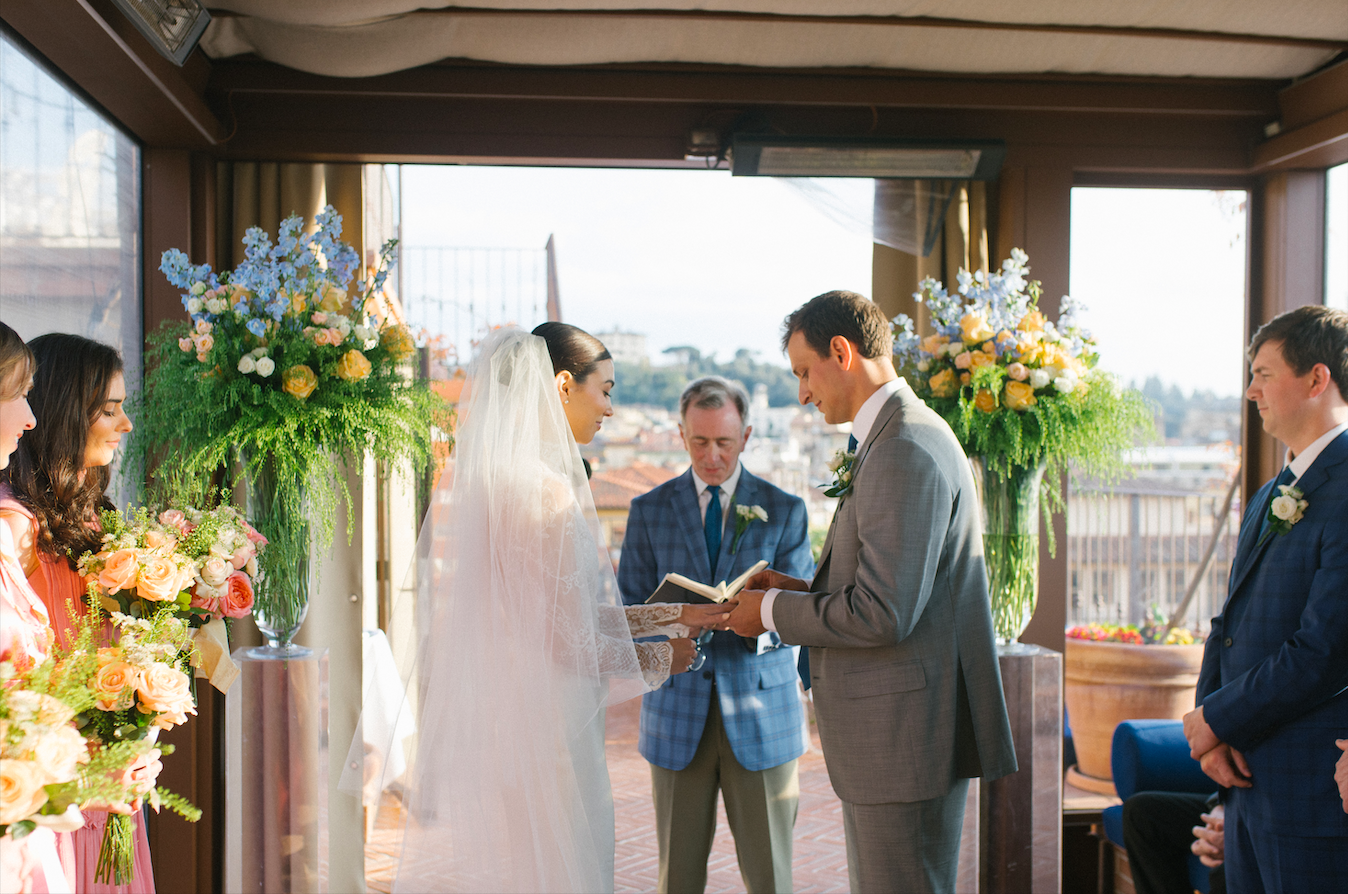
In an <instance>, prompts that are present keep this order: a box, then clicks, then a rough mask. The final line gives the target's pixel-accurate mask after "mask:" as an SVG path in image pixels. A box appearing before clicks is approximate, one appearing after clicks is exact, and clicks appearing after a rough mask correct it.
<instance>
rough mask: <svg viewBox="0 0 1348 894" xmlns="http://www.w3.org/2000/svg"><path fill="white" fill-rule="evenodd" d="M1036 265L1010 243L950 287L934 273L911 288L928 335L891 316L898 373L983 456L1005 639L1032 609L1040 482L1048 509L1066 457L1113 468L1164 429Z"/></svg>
mask: <svg viewBox="0 0 1348 894" xmlns="http://www.w3.org/2000/svg"><path fill="white" fill-rule="evenodd" d="M1028 273H1029V257H1028V256H1027V255H1026V254H1025V252H1023V251H1021V250H1020V249H1012V250H1011V257H1010V258H1008V259H1007V260H1006V261H1004V262H1003V263H1002V266H1001V269H1000V270H999V271H997V272H996V273H993V274H991V275H989V274H986V273H984V272H983V271H981V270H980V271H976V272H974V273H972V274H971V273H969V272H968V271H965V270H960V271H959V273H958V275H957V276H956V281H957V282H956V285H957V288H956V291H955V292H954V293H953V294H952V293H950V292H948V291H947V290H946V289H945V287H944V286H943V285H942V284H941V283H940V282H937V281H936V280H934V279H931V278H927V279H925V280H923V281H922V282H921V283H920V284H919V291H918V292H916V293H914V295H913V297H914V298H915V299H916V300H917V301H919V302H921V303H922V304H924V305H925V307H926V308H927V311H928V314H929V318H930V324H931V329H932V332H931V333H930V334H929V335H926V336H919V335H918V334H917V333H916V332H915V326H914V322H913V320H912V319H911V318H909V317H908V316H906V315H902V314H901V315H900V316H899V317H898V318H896V319H895V321H894V330H895V332H894V334H895V342H894V353H895V366H896V367H897V368H898V370H899V373H900V375H902V376H904V378H906V379H907V380H908V382H909V383H910V384H911V385H912V386H913V389H914V391H916V392H917V394H918V396H919V397H922V398H923V399H924V400H925V401H926V402H927V404H928V405H930V406H931V407H932V409H934V410H935V411H936V412H937V413H939V414H940V415H941V416H942V418H944V419H945V420H946V422H948V423H949V424H950V427H951V429H952V430H953V431H954V433H955V437H956V438H958V439H959V441H960V444H961V445H962V446H963V447H964V450H965V453H967V454H968V455H969V456H970V457H972V458H976V459H977V460H978V462H979V463H980V465H981V467H982V472H983V474H982V482H981V483H982V486H983V502H984V517H985V535H984V552H985V556H986V558H987V562H988V569H989V578H990V589H991V591H992V593H993V599H994V623H996V625H997V628H998V630H997V632H998V635H999V636H1001V637H1002V638H1003V639H1014V638H1015V637H1016V636H1018V635H1019V633H1020V630H1021V629H1023V626H1024V623H1025V622H1027V621H1028V619H1029V613H1030V612H1032V611H1033V603H1034V587H1035V583H1036V581H1037V576H1038V560H1037V555H1038V537H1037V531H1038V517H1037V516H1038V508H1039V506H1040V505H1041V502H1040V500H1039V497H1040V495H1041V493H1042V496H1043V497H1044V499H1043V501H1042V508H1043V512H1044V515H1045V518H1046V519H1048V518H1049V517H1050V516H1051V515H1052V513H1053V512H1056V511H1061V510H1062V508H1063V499H1062V485H1061V481H1062V476H1063V473H1064V472H1066V471H1067V469H1068V467H1069V465H1072V466H1075V467H1077V468H1079V469H1081V470H1083V471H1087V472H1091V473H1093V474H1096V475H1100V476H1102V477H1105V478H1109V477H1116V476H1117V475H1119V474H1121V473H1122V471H1123V469H1124V467H1125V466H1124V462H1123V454H1124V451H1126V450H1127V449H1129V448H1131V447H1133V446H1135V445H1136V444H1137V443H1138V442H1139V441H1142V440H1146V439H1150V438H1153V437H1154V431H1155V430H1154V422H1153V417H1152V409H1151V407H1150V405H1149V404H1148V403H1147V401H1146V399H1145V398H1143V397H1142V395H1141V394H1140V393H1139V392H1137V391H1134V390H1131V389H1126V388H1122V387H1120V385H1119V383H1118V381H1117V380H1116V379H1115V378H1114V377H1113V376H1112V375H1110V374H1109V373H1107V372H1105V371H1103V370H1101V369H1099V368H1098V367H1097V365H1096V364H1097V362H1098V361H1099V354H1098V352H1097V351H1096V344H1095V340H1094V338H1092V336H1091V334H1090V333H1089V332H1088V331H1087V330H1086V329H1085V328H1084V327H1083V326H1082V324H1081V320H1080V314H1081V312H1082V310H1083V307H1082V306H1081V304H1080V303H1078V302H1076V301H1073V300H1072V299H1071V298H1069V297H1067V296H1064V297H1063V299H1062V303H1061V305H1060V314H1059V317H1058V319H1057V321H1056V322H1055V321H1052V320H1049V319H1047V318H1046V317H1045V316H1044V314H1043V313H1042V312H1041V311H1040V310H1039V306H1038V304H1039V297H1040V295H1041V292H1042V288H1041V285H1040V283H1039V282H1038V281H1036V280H1031V279H1029V277H1028ZM1048 531H1049V536H1050V547H1052V546H1053V542H1052V532H1053V528H1052V526H1051V525H1050V526H1049V527H1048ZM999 599H1002V600H1004V601H1003V603H1002V604H1001V605H998V600H999ZM998 609H1001V610H1002V611H1001V614H1000V615H999V614H998Z"/></svg>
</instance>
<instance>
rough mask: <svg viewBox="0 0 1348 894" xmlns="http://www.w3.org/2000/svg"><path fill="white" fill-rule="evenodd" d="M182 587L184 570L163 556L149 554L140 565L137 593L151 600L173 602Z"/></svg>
mask: <svg viewBox="0 0 1348 894" xmlns="http://www.w3.org/2000/svg"><path fill="white" fill-rule="evenodd" d="M181 589H182V572H181V570H180V569H179V568H178V566H177V565H176V564H174V563H173V562H170V561H169V560H168V559H166V558H164V557H163V556H156V555H153V554H151V555H148V556H145V557H144V560H143V561H142V562H141V565H140V580H139V581H138V582H137V584H136V595H137V596H139V597H141V598H142V599H148V600H150V601H151V602H171V601H172V600H174V599H177V598H178V591H179V590H181Z"/></svg>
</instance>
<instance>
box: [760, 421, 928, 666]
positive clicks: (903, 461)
mask: <svg viewBox="0 0 1348 894" xmlns="http://www.w3.org/2000/svg"><path fill="white" fill-rule="evenodd" d="M864 464H865V465H864V468H863V470H862V472H863V474H862V475H859V476H858V480H857V487H856V489H855V490H854V491H853V493H852V494H851V495H850V496H849V497H848V499H849V500H852V501H855V502H854V504H853V507H852V508H853V511H854V512H855V518H856V519H857V522H856V524H857V529H858V530H857V536H858V538H859V543H860V548H859V555H858V565H857V571H856V580H855V583H853V584H849V585H847V586H843V587H841V588H839V589H837V590H834V591H833V592H831V593H789V592H783V593H781V594H779V595H778V597H777V601H776V602H775V603H774V605H773V620H774V621H775V622H776V623H777V628H778V630H779V631H780V632H781V634H782V638H783V639H787V640H789V641H791V642H799V643H801V644H803V645H810V646H824V647H831V648H867V647H875V646H890V645H894V644H895V643H898V642H902V641H903V640H904V639H905V638H907V636H908V635H909V634H910V633H911V632H912V631H913V628H914V627H915V626H916V625H917V622H918V620H919V619H921V617H922V612H923V611H924V609H925V608H926V606H927V602H928V600H930V598H931V595H932V586H933V583H934V581H935V578H936V572H937V569H938V567H939V564H940V560H941V552H942V547H943V544H944V542H945V538H946V534H947V531H948V530H949V526H950V518H951V513H952V509H953V506H954V488H953V487H952V486H951V483H950V481H949V480H948V478H947V477H946V474H945V472H944V471H942V469H941V468H940V465H939V464H938V462H937V460H936V458H935V457H933V456H932V455H931V454H930V453H929V452H928V451H927V450H926V449H925V448H923V447H922V446H921V445H920V444H917V443H914V442H913V441H911V440H908V439H906V438H893V439H890V440H886V441H881V442H880V443H878V444H876V445H875V446H874V447H872V448H871V450H870V452H869V454H868V455H867V456H866V458H865V460H864ZM837 546H838V544H837V540H836V535H835V542H834V547H833V548H834V549H837Z"/></svg>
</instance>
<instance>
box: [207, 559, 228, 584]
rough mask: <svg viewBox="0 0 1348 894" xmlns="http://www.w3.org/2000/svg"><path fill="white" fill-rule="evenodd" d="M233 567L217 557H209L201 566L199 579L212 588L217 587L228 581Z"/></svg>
mask: <svg viewBox="0 0 1348 894" xmlns="http://www.w3.org/2000/svg"><path fill="white" fill-rule="evenodd" d="M233 568H234V566H233V565H231V564H230V563H229V562H227V561H225V560H224V559H222V558H220V557H219V556H211V557H210V558H209V559H207V560H206V561H205V562H203V563H202V565H201V579H202V580H204V581H205V582H206V583H208V584H210V585H211V586H212V587H218V586H220V585H221V584H223V583H224V582H225V581H226V580H228V579H229V575H230V574H231V573H232V571H233Z"/></svg>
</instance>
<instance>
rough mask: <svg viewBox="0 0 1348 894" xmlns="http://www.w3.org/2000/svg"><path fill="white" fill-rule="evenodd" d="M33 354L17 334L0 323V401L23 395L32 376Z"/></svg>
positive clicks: (7, 325)
mask: <svg viewBox="0 0 1348 894" xmlns="http://www.w3.org/2000/svg"><path fill="white" fill-rule="evenodd" d="M33 363H34V360H33V352H32V350H31V349H30V348H29V347H28V346H27V345H25V344H24V343H23V339H22V338H20V337H19V333H17V332H15V331H14V330H13V329H11V328H10V327H9V324H7V323H0V401H5V400H14V399H15V398H16V397H18V396H19V395H20V394H22V393H23V389H24V386H25V385H27V384H28V378H29V377H30V376H31V375H32V374H33Z"/></svg>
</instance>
